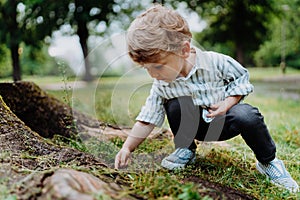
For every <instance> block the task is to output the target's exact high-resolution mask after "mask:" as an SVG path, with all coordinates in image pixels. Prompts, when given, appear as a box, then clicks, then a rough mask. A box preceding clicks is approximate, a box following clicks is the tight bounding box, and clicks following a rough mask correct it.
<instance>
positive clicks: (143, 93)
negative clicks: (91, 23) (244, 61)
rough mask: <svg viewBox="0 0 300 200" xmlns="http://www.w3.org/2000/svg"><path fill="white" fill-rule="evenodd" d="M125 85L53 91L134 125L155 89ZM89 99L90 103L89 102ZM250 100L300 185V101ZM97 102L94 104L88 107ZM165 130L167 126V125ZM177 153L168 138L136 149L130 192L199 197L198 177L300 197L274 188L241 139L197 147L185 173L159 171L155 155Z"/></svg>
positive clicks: (256, 192)
mask: <svg viewBox="0 0 300 200" xmlns="http://www.w3.org/2000/svg"><path fill="white" fill-rule="evenodd" d="M253 71H254V73H253V74H252V78H253V79H254V80H255V81H259V80H261V79H262V77H264V76H263V75H262V74H265V76H268V77H270V76H278V75H279V76H280V73H279V74H278V72H276V71H274V70H273V69H271V70H270V69H267V70H265V69H263V70H259V69H253V70H250V73H251V72H253ZM253 75H254V76H253ZM255 76H257V77H255ZM145 79H147V78H146V77H145ZM139 80H140V79H139ZM122 81H125V82H122ZM122 81H120V78H101V79H100V81H99V82H97V86H90V87H87V88H85V89H79V90H73V91H70V90H69V91H67V90H64V91H55V92H54V91H49V92H51V93H52V94H53V95H56V96H57V97H58V98H61V99H66V98H65V97H64V96H66V94H67V93H69V94H68V96H69V97H70V96H72V97H73V100H74V99H75V100H74V102H75V103H74V104H73V105H74V106H75V107H76V109H79V110H82V111H84V112H89V113H91V114H92V115H94V116H95V117H97V118H98V119H100V120H101V121H104V122H107V123H112V124H117V125H121V126H129V127H130V126H132V124H133V123H134V118H135V116H136V115H137V114H138V112H139V109H140V107H141V106H142V105H143V103H144V101H145V99H146V97H147V95H148V92H149V89H150V85H149V82H148V80H147V81H146V83H143V82H139V81H137V83H138V84H136V82H135V81H134V77H130V78H128V77H127V78H125V80H122ZM136 85H138V86H136ZM87 96H92V97H93V100H92V101H90V100H91V98H86V97H87ZM76 99H77V103H76ZM78 99H80V100H82V101H78ZM84 99H86V100H87V101H89V102H88V103H87V104H85V103H84V101H85V100H84ZM245 102H246V103H250V104H252V105H254V106H256V107H258V108H259V109H260V111H261V112H262V114H263V115H264V117H265V122H266V124H267V125H268V127H269V130H270V133H271V135H272V137H273V139H274V140H275V142H276V144H277V152H278V153H277V156H278V157H279V158H280V159H282V160H283V161H284V163H285V164H286V167H287V168H288V170H289V172H290V173H291V175H292V176H293V177H294V178H295V179H296V181H297V182H298V183H300V176H299V175H300V168H299V166H300V162H299V155H300V129H299V124H300V118H299V112H300V107H299V100H293V99H283V98H281V97H278V98H274V97H272V98H270V97H269V96H268V92H267V91H266V93H265V94H255V93H254V94H251V95H249V96H248V97H247V98H246V99H245ZM92 104H94V106H92V107H88V106H87V105H92ZM164 127H165V128H167V127H168V126H167V124H165V125H164ZM122 143H123V141H121V140H118V139H116V140H114V141H113V142H112V144H110V145H112V146H115V147H111V148H112V149H113V150H112V151H111V155H110V156H111V158H110V160H113V156H114V155H115V153H116V152H117V150H118V149H119V148H120V147H121V145H122ZM85 145H86V146H87V149H89V152H90V153H93V154H95V155H98V154H99V151H105V149H107V146H106V147H103V148H101V145H99V143H98V144H97V142H92V143H90V142H86V143H85ZM89 145H90V146H89ZM171 151H172V143H171V142H170V141H169V140H167V139H163V140H146V141H145V143H143V144H142V145H141V146H140V147H139V148H138V149H137V150H136V153H135V155H134V159H136V160H134V159H133V161H132V166H131V167H130V168H128V169H127V170H125V171H124V177H126V178H127V180H128V183H129V184H130V185H131V188H132V190H131V191H129V192H130V193H137V194H139V195H141V196H143V197H144V198H148V199H184V198H185V199H199V198H200V197H199V196H198V195H197V194H198V193H197V191H198V192H201V191H202V190H203V189H201V187H200V184H197V183H189V182H184V181H183V180H186V179H188V178H189V177H197V178H202V179H204V180H208V181H212V182H216V183H220V184H222V185H226V186H229V187H231V188H235V189H237V190H240V191H242V192H244V193H246V194H250V195H253V196H254V197H256V198H258V199H299V198H300V194H299V193H298V194H289V192H287V191H285V190H281V189H279V188H277V187H275V186H273V185H271V184H270V182H269V181H268V180H267V179H266V178H265V177H264V176H262V175H260V174H259V173H258V172H257V171H256V170H255V157H254V155H253V153H252V151H251V150H250V149H249V147H248V146H247V145H246V144H245V143H244V141H243V140H242V138H241V137H240V136H239V137H236V138H234V139H231V140H229V141H227V145H222V146H220V145H218V144H212V143H208V144H200V145H199V146H198V149H197V160H196V164H195V165H194V166H193V165H192V166H191V167H188V168H187V169H186V170H184V171H176V172H171V173H170V172H168V171H165V170H158V169H159V162H158V161H157V160H155V158H154V157H155V156H153V154H160V155H161V154H162V153H161V152H164V153H170V152H171ZM145 154H146V155H149V156H148V159H149V161H147V160H144V161H143V163H141V162H139V161H137V159H140V158H141V157H143V155H145ZM141 155H142V156H141ZM135 162H136V165H135ZM153 163H154V164H153ZM143 166H144V169H143ZM149 166H151V168H149ZM202 192H203V191H202ZM183 197H184V198H183Z"/></svg>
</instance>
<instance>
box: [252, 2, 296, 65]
mask: <svg viewBox="0 0 300 200" xmlns="http://www.w3.org/2000/svg"><path fill="white" fill-rule="evenodd" d="M275 6H276V7H275V9H276V13H277V15H275V16H274V18H273V20H272V21H270V23H269V24H268V30H269V31H268V38H267V40H265V41H264V43H263V44H262V45H261V46H260V49H259V51H257V52H256V53H255V62H256V64H257V65H258V66H278V65H279V64H280V62H281V61H284V60H285V61H286V63H287V65H288V66H291V67H295V68H298V69H300V60H299V56H300V50H299V49H300V30H299V25H300V14H299V6H300V1H299V0H293V1H287V0H280V1H277V3H276V4H275Z"/></svg>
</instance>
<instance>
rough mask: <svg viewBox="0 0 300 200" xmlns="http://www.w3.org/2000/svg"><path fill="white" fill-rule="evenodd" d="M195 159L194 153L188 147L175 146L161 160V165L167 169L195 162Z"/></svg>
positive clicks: (178, 167)
mask: <svg viewBox="0 0 300 200" xmlns="http://www.w3.org/2000/svg"><path fill="white" fill-rule="evenodd" d="M195 159H196V156H195V153H194V152H193V151H191V150H190V149H188V148H177V149H176V150H175V151H174V152H173V153H171V154H170V155H169V156H167V157H165V158H164V159H163V160H162V161H161V166H162V167H164V168H166V169H169V170H175V169H180V168H185V166H186V165H187V164H190V163H193V162H195Z"/></svg>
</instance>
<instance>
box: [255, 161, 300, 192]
mask: <svg viewBox="0 0 300 200" xmlns="http://www.w3.org/2000/svg"><path fill="white" fill-rule="evenodd" d="M256 169H257V170H258V171H259V172H260V173H262V174H264V175H266V176H267V177H269V178H270V181H271V183H273V184H274V185H277V186H279V187H283V188H285V189H287V190H289V191H290V192H293V193H296V192H298V191H299V186H298V184H297V183H296V181H295V180H294V179H293V178H292V177H291V175H290V173H289V172H288V171H287V170H286V169H285V166H284V164H283V162H282V160H279V159H277V158H275V159H274V160H272V161H271V162H270V163H268V164H262V163H260V162H257V163H256Z"/></svg>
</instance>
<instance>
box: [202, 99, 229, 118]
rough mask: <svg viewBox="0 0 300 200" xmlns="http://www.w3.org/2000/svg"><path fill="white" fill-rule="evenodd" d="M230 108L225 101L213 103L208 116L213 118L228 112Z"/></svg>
mask: <svg viewBox="0 0 300 200" xmlns="http://www.w3.org/2000/svg"><path fill="white" fill-rule="evenodd" d="M227 110H228V108H227V106H226V103H225V101H220V102H219V103H216V104H213V105H211V106H210V107H209V109H208V112H209V114H207V115H206V116H207V117H210V118H213V117H216V116H218V115H224V114H225V113H226V112H227Z"/></svg>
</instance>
